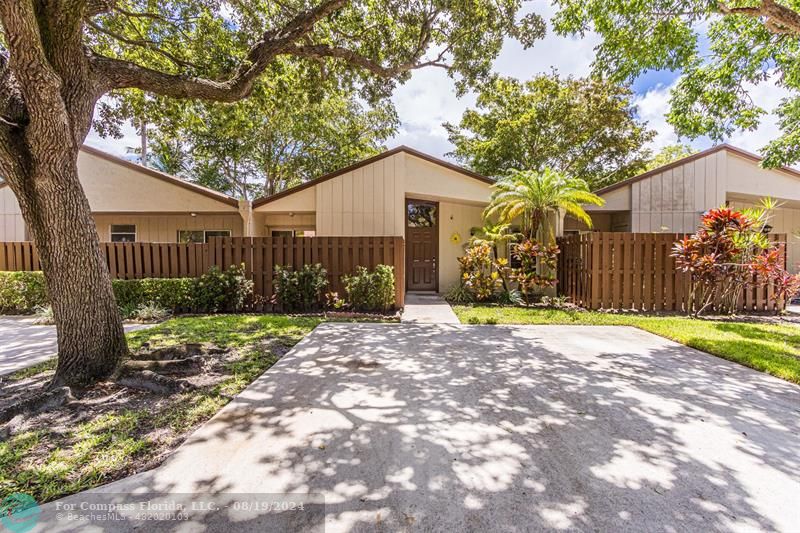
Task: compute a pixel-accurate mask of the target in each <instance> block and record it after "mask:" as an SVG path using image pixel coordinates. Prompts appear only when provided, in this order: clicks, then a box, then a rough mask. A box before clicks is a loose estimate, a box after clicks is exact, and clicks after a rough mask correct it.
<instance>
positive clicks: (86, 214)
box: [12, 149, 127, 385]
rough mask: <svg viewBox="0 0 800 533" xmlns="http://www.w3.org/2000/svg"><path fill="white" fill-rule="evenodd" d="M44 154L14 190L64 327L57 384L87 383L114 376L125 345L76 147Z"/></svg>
mask: <svg viewBox="0 0 800 533" xmlns="http://www.w3.org/2000/svg"><path fill="white" fill-rule="evenodd" d="M40 153H41V152H40ZM45 157H46V160H45V161H42V160H41V159H40V160H39V164H37V165H36V166H35V168H33V169H31V175H28V176H25V177H24V180H22V183H24V184H25V185H24V186H23V188H22V189H21V190H20V189H18V190H17V191H15V192H17V196H18V198H19V201H20V206H21V207H22V211H23V217H24V219H25V222H26V224H27V225H28V228H29V230H30V232H31V234H32V235H33V238H34V241H35V242H36V245H37V248H38V250H39V256H40V259H41V263H42V270H43V271H44V276H45V281H46V284H47V293H48V297H49V300H50V302H51V304H52V306H53V315H54V319H55V323H56V328H57V331H58V366H57V369H56V374H55V377H54V378H53V383H52V384H53V385H87V384H89V383H91V382H93V381H95V380H97V379H101V378H104V377H107V376H108V375H109V374H111V372H113V371H114V369H115V368H116V366H117V364H118V363H119V361H120V360H121V358H122V356H123V355H125V354H126V353H127V345H126V342H125V335H124V331H123V329H122V321H121V319H120V315H119V310H118V309H117V304H116V301H115V298H114V292H113V289H112V286H111V278H110V276H109V273H108V267H107V266H106V263H105V258H104V257H103V254H102V252H101V251H100V243H99V239H98V236H97V230H96V228H95V224H94V219H93V218H92V215H91V211H90V208H89V202H88V201H87V199H86V196H85V195H84V192H83V188H82V187H81V184H80V182H79V181H78V170H77V162H76V161H77V153H75V154H72V150H71V149H70V150H64V149H61V150H58V149H55V150H50V151H47V155H46V156H45ZM12 182H16V183H19V181H18V180H12Z"/></svg>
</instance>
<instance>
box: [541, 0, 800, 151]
mask: <svg viewBox="0 0 800 533" xmlns="http://www.w3.org/2000/svg"><path fill="white" fill-rule="evenodd" d="M556 4H557V5H558V6H559V7H560V11H559V13H558V14H557V16H556V18H555V28H556V30H557V31H558V32H560V33H562V34H574V33H577V34H584V33H585V32H586V31H588V30H594V31H596V32H598V33H599V34H600V36H601V38H602V42H601V43H600V45H599V46H598V48H597V57H596V59H595V62H594V68H595V71H596V73H598V74H602V75H607V76H610V77H611V79H613V80H616V81H625V80H632V79H634V78H636V77H637V76H638V75H640V74H641V73H643V72H644V71H646V70H648V69H667V70H674V71H679V72H681V73H682V76H681V78H680V80H679V82H678V84H677V86H676V88H675V90H674V91H673V93H672V95H671V111H670V112H669V115H668V120H669V122H670V123H671V124H672V125H673V126H674V127H675V129H676V131H677V132H678V133H679V134H680V135H683V136H687V137H690V138H695V137H698V136H702V135H708V136H709V137H711V138H712V139H713V140H715V141H721V140H724V139H726V138H727V137H729V136H730V135H731V133H733V132H734V131H736V130H753V129H755V128H756V127H758V125H759V123H760V121H761V119H762V118H763V116H764V115H765V113H767V112H771V111H774V112H775V113H776V114H777V116H778V121H779V124H778V125H779V127H780V130H781V133H780V135H779V136H778V137H777V138H776V139H773V140H772V141H771V142H770V143H769V144H768V145H767V146H766V147H765V148H764V152H765V156H766V158H765V160H764V164H765V165H766V166H778V165H785V164H789V163H793V162H797V161H800V3H798V2H797V0H730V1H728V0H726V1H724V2H709V1H706V0H644V1H641V2H608V1H607V0H556ZM704 37H707V42H706V39H704ZM766 82H772V83H775V84H776V85H777V86H779V87H782V88H785V89H787V90H788V91H789V96H788V97H787V98H784V99H782V100H781V102H780V103H779V104H778V106H777V108H775V109H765V108H764V107H763V105H764V103H763V102H761V103H759V102H758V101H756V99H755V98H754V91H753V88H754V87H755V86H756V85H758V84H761V83H766Z"/></svg>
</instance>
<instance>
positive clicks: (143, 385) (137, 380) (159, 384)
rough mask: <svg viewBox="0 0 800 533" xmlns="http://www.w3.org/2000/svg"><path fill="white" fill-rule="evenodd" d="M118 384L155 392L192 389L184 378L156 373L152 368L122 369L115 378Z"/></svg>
mask: <svg viewBox="0 0 800 533" xmlns="http://www.w3.org/2000/svg"><path fill="white" fill-rule="evenodd" d="M115 382H116V383H117V384H118V385H122V386H123V387H129V388H131V389H138V390H145V391H149V392H155V393H157V394H174V393H176V392H183V391H187V390H191V389H194V385H192V384H191V383H189V382H188V381H186V380H185V379H174V378H168V377H166V376H162V375H161V374H157V373H155V372H153V371H152V370H138V371H132V370H124V371H123V372H122V373H121V374H120V375H119V376H118V377H117V379H116V380H115Z"/></svg>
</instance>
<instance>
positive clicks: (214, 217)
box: [0, 146, 249, 242]
mask: <svg viewBox="0 0 800 533" xmlns="http://www.w3.org/2000/svg"><path fill="white" fill-rule="evenodd" d="M78 176H79V177H80V181H81V185H82V186H83V190H84V192H85V193H86V197H87V198H88V199H89V206H90V207H91V209H92V214H93V215H94V219H95V223H96V224H97V231H98V233H99V236H100V240H101V241H106V242H108V241H114V242H125V241H141V242H180V241H193V242H203V241H204V240H205V239H206V238H207V237H210V236H213V235H223V236H224V235H227V236H233V237H241V236H242V235H244V225H245V223H244V221H245V220H246V219H247V217H248V216H249V213H248V212H247V206H245V208H243V209H242V212H240V208H239V202H238V201H237V200H236V199H234V198H231V197H229V196H226V195H224V194H221V193H219V192H216V191H212V190H211V189H207V188H205V187H201V186H199V185H195V184H193V183H189V182H187V181H185V180H182V179H180V178H176V177H174V176H170V175H168V174H164V173H163V172H159V171H157V170H155V169H152V168H148V167H143V166H141V165H137V164H136V163H132V162H130V161H127V160H125V159H121V158H119V157H115V156H112V155H110V154H107V153H105V152H102V151H100V150H97V149H96V148H91V147H88V146H84V147H83V148H82V149H81V151H80V153H79V155H78ZM29 238H30V236H29V235H28V231H27V229H26V227H25V224H24V222H23V221H22V215H21V213H20V209H19V204H18V203H17V200H16V198H15V196H14V193H13V192H12V191H11V189H10V188H9V187H8V186H7V185H5V184H0V241H23V240H29Z"/></svg>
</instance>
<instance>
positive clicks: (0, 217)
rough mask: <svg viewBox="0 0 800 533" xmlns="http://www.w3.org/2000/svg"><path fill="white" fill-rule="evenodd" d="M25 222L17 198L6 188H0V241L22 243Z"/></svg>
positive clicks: (24, 233)
mask: <svg viewBox="0 0 800 533" xmlns="http://www.w3.org/2000/svg"><path fill="white" fill-rule="evenodd" d="M25 238H26V231H25V222H24V221H23V219H22V212H21V211H20V209H19V204H18V203H17V198H16V196H14V193H13V192H12V191H11V189H10V188H9V187H8V186H2V187H0V241H24V240H25Z"/></svg>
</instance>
